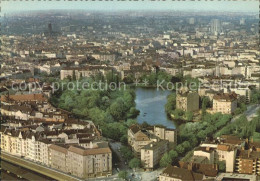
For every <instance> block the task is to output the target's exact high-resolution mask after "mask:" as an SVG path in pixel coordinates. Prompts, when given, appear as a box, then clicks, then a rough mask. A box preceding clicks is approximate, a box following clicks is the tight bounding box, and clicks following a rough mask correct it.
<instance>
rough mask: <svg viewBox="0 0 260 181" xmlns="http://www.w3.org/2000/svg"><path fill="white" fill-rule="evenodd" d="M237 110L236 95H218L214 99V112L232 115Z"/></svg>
mask: <svg viewBox="0 0 260 181" xmlns="http://www.w3.org/2000/svg"><path fill="white" fill-rule="evenodd" d="M236 108H237V94H236V93H234V92H233V93H222V94H216V95H215V96H214V97H213V112H214V113H217V112H221V113H222V114H232V113H234V111H235V110H236Z"/></svg>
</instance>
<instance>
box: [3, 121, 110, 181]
mask: <svg viewBox="0 0 260 181" xmlns="http://www.w3.org/2000/svg"><path fill="white" fill-rule="evenodd" d="M21 124H22V125H23V126H21ZM0 136H1V151H4V152H7V153H9V154H12V155H16V156H20V157H22V158H24V159H28V160H31V161H34V162H37V163H39V164H43V165H46V166H50V167H52V168H55V169H58V170H61V171H63V172H67V173H71V174H74V175H76V176H78V177H84V178H85V177H86V178H87V177H95V176H105V175H107V174H110V173H111V171H112V153H111V150H110V148H109V147H108V143H107V142H104V141H99V140H100V138H101V134H100V131H99V130H97V128H96V127H95V125H94V124H93V123H92V122H90V121H89V122H83V121H77V122H73V121H71V122H65V123H62V124H58V123H57V122H52V123H49V122H44V125H42V122H37V121H36V122H34V121H33V122H32V124H30V121H20V124H15V123H10V122H9V123H4V124H3V125H2V126H1V131H0ZM72 145H73V147H79V148H78V149H76V148H75V149H76V150H77V152H75V149H72V147H70V146H72ZM74 152H75V153H74ZM75 154H76V156H75ZM75 157H77V158H78V157H84V160H85V161H84V164H83V165H80V166H82V167H80V169H82V170H78V169H79V167H78V166H77V165H76V164H78V163H79V162H78V159H75ZM75 160H77V162H75ZM91 160H92V161H93V162H92V163H90V161H91ZM74 163H75V164H74ZM86 163H89V164H91V165H93V168H92V170H93V171H91V168H90V167H89V166H88V167H86ZM73 164H74V165H73ZM75 168H76V171H75ZM73 169H74V171H73ZM86 170H89V173H87V172H86Z"/></svg>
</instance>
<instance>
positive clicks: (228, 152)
mask: <svg viewBox="0 0 260 181" xmlns="http://www.w3.org/2000/svg"><path fill="white" fill-rule="evenodd" d="M244 147H245V141H244V140H241V139H239V138H237V137H235V136H228V135H223V136H221V137H220V138H218V139H216V140H212V141H205V142H203V143H201V144H200V146H199V148H197V149H195V151H194V155H193V157H194V156H197V157H200V159H199V160H202V161H201V162H200V163H209V164H214V163H216V162H218V161H224V162H225V165H226V172H230V173H232V172H234V171H235V162H236V155H237V151H238V150H239V149H244ZM203 157H204V159H202V158H203ZM204 160H206V161H207V162H205V161H204ZM198 163H199V162H198Z"/></svg>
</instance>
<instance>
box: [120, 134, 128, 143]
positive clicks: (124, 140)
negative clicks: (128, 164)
mask: <svg viewBox="0 0 260 181" xmlns="http://www.w3.org/2000/svg"><path fill="white" fill-rule="evenodd" d="M120 142H121V143H122V144H124V145H127V135H123V136H122V137H121V138H120Z"/></svg>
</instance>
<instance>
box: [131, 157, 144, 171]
mask: <svg viewBox="0 0 260 181" xmlns="http://www.w3.org/2000/svg"><path fill="white" fill-rule="evenodd" d="M128 165H129V167H130V168H132V169H136V168H139V167H140V166H141V161H140V160H139V159H138V158H133V159H131V160H130V162H129V164H128Z"/></svg>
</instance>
